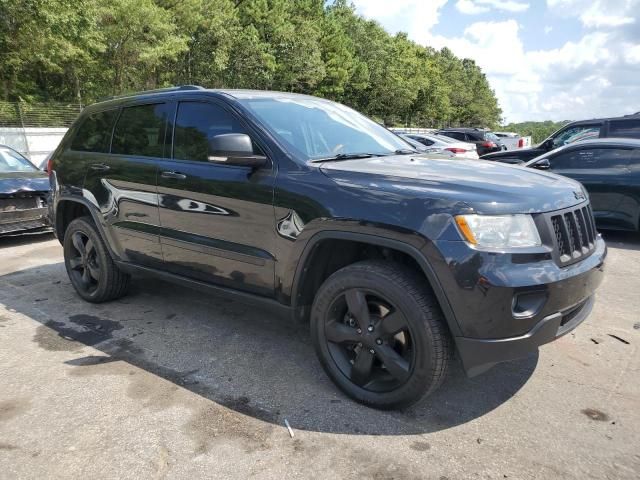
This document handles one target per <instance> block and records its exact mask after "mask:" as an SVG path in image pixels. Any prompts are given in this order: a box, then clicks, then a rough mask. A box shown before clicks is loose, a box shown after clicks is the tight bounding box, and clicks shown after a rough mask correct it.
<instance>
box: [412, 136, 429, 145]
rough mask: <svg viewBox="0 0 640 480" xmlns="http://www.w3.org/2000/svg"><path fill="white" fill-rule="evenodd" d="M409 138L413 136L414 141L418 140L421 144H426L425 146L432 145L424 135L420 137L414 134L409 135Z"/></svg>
mask: <svg viewBox="0 0 640 480" xmlns="http://www.w3.org/2000/svg"><path fill="white" fill-rule="evenodd" d="M409 138H413V139H414V140H415V141H416V142H420V143H421V144H423V145H426V146H427V147H430V146H431V145H433V142H432V141H431V140H429V139H428V138H425V137H420V136H418V135H415V136H414V135H409Z"/></svg>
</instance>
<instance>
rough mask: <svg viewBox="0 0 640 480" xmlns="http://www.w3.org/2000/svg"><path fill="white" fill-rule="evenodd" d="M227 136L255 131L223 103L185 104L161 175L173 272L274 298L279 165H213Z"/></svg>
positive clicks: (165, 240) (164, 237) (164, 238)
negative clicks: (214, 144) (215, 146)
mask: <svg viewBox="0 0 640 480" xmlns="http://www.w3.org/2000/svg"><path fill="white" fill-rule="evenodd" d="M225 133H249V132H248V131H247V129H246V128H245V127H244V126H243V125H242V124H241V123H240V122H239V120H238V119H237V118H236V116H235V115H234V114H233V113H232V112H230V111H228V110H226V109H225V108H224V107H223V106H222V105H219V104H217V103H212V102H211V103H210V102H201V101H183V102H180V103H179V104H178V108H177V112H176V118H175V123H174V128H173V155H172V158H171V159H168V160H164V161H162V162H160V164H159V171H158V195H159V206H160V224H161V243H162V251H163V254H164V260H165V265H166V268H167V269H168V270H170V271H172V272H173V273H177V274H180V275H184V276H189V277H191V278H194V279H198V280H202V281H205V282H210V283H215V284H219V285H222V286H227V287H232V288H235V289H240V290H246V291H249V292H252V293H258V294H262V295H268V296H270V295H273V290H274V284H273V283H274V256H273V251H274V247H273V245H274V240H275V228H274V210H273V185H274V169H273V164H272V163H271V162H269V163H268V164H267V165H266V166H265V167H263V168H260V169H256V170H254V169H252V168H250V167H244V166H231V165H221V164H215V163H211V162H209V161H208V157H209V141H210V140H211V139H212V138H213V137H214V136H216V135H220V134H225ZM256 148H258V147H256Z"/></svg>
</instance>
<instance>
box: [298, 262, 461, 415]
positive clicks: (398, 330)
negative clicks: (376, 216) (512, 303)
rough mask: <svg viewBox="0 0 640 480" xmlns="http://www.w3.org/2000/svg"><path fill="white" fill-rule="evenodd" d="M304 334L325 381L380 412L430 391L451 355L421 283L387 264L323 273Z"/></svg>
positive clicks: (437, 309) (442, 375)
mask: <svg viewBox="0 0 640 480" xmlns="http://www.w3.org/2000/svg"><path fill="white" fill-rule="evenodd" d="M311 336H312V339H313V342H314V346H315V349H316V353H317V355H318V358H319V360H320V363H321V364H322V366H323V368H324V370H325V371H326V373H327V375H329V377H330V378H331V379H332V380H333V382H334V383H335V384H336V385H337V386H338V387H339V388H340V389H341V390H342V391H344V392H345V393H346V394H347V395H349V396H350V397H352V398H353V399H355V400H356V401H358V402H361V403H364V404H366V405H368V406H371V407H374V408H380V409H393V408H405V407H408V406H409V405H411V404H413V403H415V402H417V401H418V400H419V399H421V398H422V397H424V396H426V395H428V394H430V393H432V392H433V391H435V390H436V389H437V388H438V387H439V386H440V384H441V383H442V381H443V380H444V378H445V376H446V372H447V369H448V365H449V362H450V357H451V341H450V337H449V333H448V330H447V327H446V326H445V323H444V321H443V318H442V312H441V310H440V307H439V306H438V303H437V301H436V299H435V298H434V295H433V293H432V292H431V291H430V289H429V287H428V286H427V285H426V279H424V278H423V277H421V276H419V275H417V274H415V273H414V272H413V271H411V270H409V269H407V268H406V267H404V266H402V265H399V264H395V263H392V262H384V261H364V262H359V263H355V264H352V265H349V266H347V267H344V268H342V269H341V270H338V271H337V272H335V273H334V274H333V275H331V276H330V277H329V278H328V279H327V280H326V281H325V282H324V283H323V284H322V286H321V287H320V289H319V290H318V293H317V295H316V297H315V299H314V302H313V307H312V310H311Z"/></svg>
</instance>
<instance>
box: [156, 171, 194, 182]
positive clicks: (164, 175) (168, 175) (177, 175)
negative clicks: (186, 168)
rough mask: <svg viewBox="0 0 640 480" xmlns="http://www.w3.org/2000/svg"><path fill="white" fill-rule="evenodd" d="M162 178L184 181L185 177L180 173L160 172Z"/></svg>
mask: <svg viewBox="0 0 640 480" xmlns="http://www.w3.org/2000/svg"><path fill="white" fill-rule="evenodd" d="M160 176H161V177H162V178H173V179H176V180H184V179H185V178H187V176H186V175H185V174H184V173H180V172H162V173H161V174H160Z"/></svg>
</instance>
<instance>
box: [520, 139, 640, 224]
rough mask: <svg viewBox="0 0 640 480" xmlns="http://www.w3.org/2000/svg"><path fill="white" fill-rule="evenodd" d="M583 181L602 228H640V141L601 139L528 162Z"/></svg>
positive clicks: (580, 143) (558, 149)
mask: <svg viewBox="0 0 640 480" xmlns="http://www.w3.org/2000/svg"><path fill="white" fill-rule="evenodd" d="M527 166H529V167H533V168H537V169H541V170H549V171H551V172H553V173H557V174H559V175H564V176H567V177H570V178H573V179H574V180H577V181H579V182H580V183H581V184H582V185H584V187H585V188H586V189H587V192H589V196H590V198H591V208H592V209H593V214H594V215H595V220H596V223H597V225H598V227H600V228H603V229H611V230H634V231H637V230H639V229H640V140H636V139H618V138H599V139H596V140H586V141H583V142H579V143H573V144H570V145H565V146H564V147H560V148H557V149H555V150H553V151H551V152H549V153H546V154H545V155H542V156H540V157H538V158H536V159H534V160H532V161H531V162H529V163H528V164H527Z"/></svg>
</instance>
